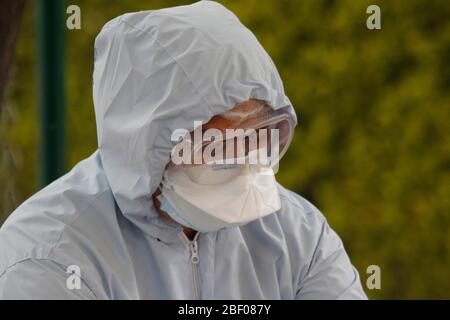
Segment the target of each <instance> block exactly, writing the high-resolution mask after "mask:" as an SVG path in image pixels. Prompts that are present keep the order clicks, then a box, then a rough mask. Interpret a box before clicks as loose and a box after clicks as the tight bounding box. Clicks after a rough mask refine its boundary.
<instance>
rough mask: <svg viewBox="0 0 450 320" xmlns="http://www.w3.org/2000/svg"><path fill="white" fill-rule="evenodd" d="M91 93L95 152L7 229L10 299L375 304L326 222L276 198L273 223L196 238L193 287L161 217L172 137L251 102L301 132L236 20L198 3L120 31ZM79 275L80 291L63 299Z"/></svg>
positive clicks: (5, 293) (100, 43) (103, 38)
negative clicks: (157, 202)
mask: <svg viewBox="0 0 450 320" xmlns="http://www.w3.org/2000/svg"><path fill="white" fill-rule="evenodd" d="M93 81H94V84H93V85H94V104H95V111H96V121H97V131H98V140H99V150H97V151H95V152H94V153H93V154H92V155H91V156H90V157H89V158H87V159H85V160H84V161H81V162H80V163H78V164H77V165H76V166H75V167H74V168H73V169H72V170H71V171H70V172H69V173H67V174H66V175H64V176H63V177H61V178H59V179H58V180H56V181H55V182H53V183H52V184H50V185H48V186H47V187H45V188H44V189H42V190H41V191H39V192H37V193H36V194H35V195H33V196H32V197H31V198H29V199H28V200H27V201H25V202H24V203H23V204H22V205H21V206H20V207H18V208H17V209H16V210H15V211H14V212H13V213H12V214H11V215H10V216H9V218H8V219H7V221H6V222H5V223H4V224H3V226H2V227H1V229H0V299H5V298H6V299H11V298H12V299H45V298H47V299H58V298H71V299H90V298H97V299H193V298H201V299H362V298H365V294H364V292H363V290H362V288H361V284H360V280H359V276H358V272H357V271H356V269H355V268H353V266H352V264H351V263H350V260H349V258H348V256H347V253H346V251H345V249H344V246H343V244H342V241H341V240H340V238H339V237H338V236H337V234H336V233H335V232H334V231H333V230H332V229H331V228H330V227H329V225H328V223H327V221H326V219H325V218H324V217H323V215H322V214H321V213H320V212H319V211H318V210H317V209H316V208H315V207H314V206H313V205H311V204H310V203H309V202H308V201H306V200H305V199H303V198H302V197H300V196H298V195H297V194H295V193H293V192H291V191H288V190H286V189H284V188H283V187H281V186H280V185H278V189H279V194H280V200H281V208H280V210H278V211H277V212H275V213H273V214H269V215H267V216H266V217H264V218H262V219H258V220H255V221H253V222H250V223H248V224H246V225H245V226H241V227H234V228H227V229H223V230H219V231H217V232H208V233H200V234H199V236H198V238H197V239H196V245H198V246H195V247H196V248H197V247H198V252H197V254H198V259H197V260H198V261H197V264H196V266H197V270H198V274H197V276H196V277H194V276H193V268H192V259H191V258H192V251H191V250H190V249H189V248H188V245H187V243H186V240H183V239H184V238H183V237H180V235H181V232H182V231H181V228H180V227H179V226H178V225H175V224H174V223H171V222H170V221H168V220H167V219H165V218H162V217H161V216H160V215H159V214H158V212H157V211H156V210H155V208H154V206H153V203H152V201H151V196H150V195H151V194H152V193H153V192H154V191H155V190H156V188H157V187H158V186H159V184H160V181H161V177H162V174H163V171H164V168H165V166H166V164H167V162H168V160H169V155H170V150H171V149H172V143H171V141H170V134H171V132H172V130H173V129H174V128H188V129H189V127H188V126H190V125H191V126H192V124H193V120H201V121H208V120H209V119H210V118H211V116H213V115H215V114H219V113H222V112H224V111H226V110H229V108H231V107H232V106H233V105H234V104H235V103H237V102H241V101H245V100H248V99H249V98H256V99H261V100H265V101H267V102H268V103H269V104H270V105H271V106H272V107H273V108H283V107H285V108H287V109H288V110H289V112H290V113H291V114H292V116H293V117H294V118H295V113H294V110H293V108H292V106H291V103H290V102H289V99H288V98H287V97H286V95H285V94H284V91H283V85H282V82H281V80H280V77H279V75H278V73H277V71H276V68H275V66H274V65H273V63H272V61H271V60H270V58H269V56H268V55H267V53H266V52H265V51H264V49H263V48H262V47H261V45H260V44H259V43H258V41H257V40H256V38H255V37H254V36H253V34H252V33H251V32H250V31H249V30H248V29H247V28H245V27H244V26H243V25H242V24H241V23H240V22H239V20H238V19H237V18H236V16H235V15H234V14H232V13H231V12H230V11H228V10H227V9H226V8H224V7H223V6H221V5H220V4H218V3H214V2H210V1H201V2H198V3H195V4H193V5H189V6H182V7H175V8H169V9H163V10H156V11H143V12H137V13H128V14H125V15H122V16H120V17H117V18H115V19H113V20H112V21H110V22H109V23H107V24H106V25H105V27H104V28H103V29H102V30H101V32H100V34H99V35H98V37H97V39H96V43H95V66H94V77H93ZM80 94H86V93H85V92H83V93H80ZM281 170H282V168H281ZM190 246H191V245H190ZM71 265H76V266H78V267H79V268H80V270H81V280H82V281H81V285H82V287H81V289H80V290H70V289H68V288H67V287H66V279H67V277H68V274H67V273H66V272H65V271H66V270H67V268H68V267H69V266H71ZM28 280H32V281H28Z"/></svg>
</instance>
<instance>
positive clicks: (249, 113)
mask: <svg viewBox="0 0 450 320" xmlns="http://www.w3.org/2000/svg"><path fill="white" fill-rule="evenodd" d="M268 108H270V107H269V106H268V105H266V104H265V103H264V101H261V100H256V99H250V100H248V101H244V102H241V103H238V104H236V105H235V106H234V107H233V108H232V109H231V110H229V111H226V112H224V113H222V114H219V115H216V116H214V117H212V118H211V120H209V121H208V122H207V123H205V124H203V130H207V129H211V128H214V129H218V130H225V129H231V128H239V127H240V126H239V125H240V124H242V123H243V121H245V119H246V118H249V117H256V116H257V115H258V114H260V113H261V114H262V113H264V112H266V111H267V109H268Z"/></svg>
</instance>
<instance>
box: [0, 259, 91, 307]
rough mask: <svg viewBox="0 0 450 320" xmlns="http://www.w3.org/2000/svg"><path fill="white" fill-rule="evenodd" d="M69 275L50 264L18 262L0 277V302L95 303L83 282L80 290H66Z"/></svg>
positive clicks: (44, 262)
mask: <svg viewBox="0 0 450 320" xmlns="http://www.w3.org/2000/svg"><path fill="white" fill-rule="evenodd" d="M70 275H71V274H69V273H66V268H65V267H64V266H62V265H60V264H58V263H56V262H54V261H52V260H45V259H44V260H41V259H39V260H35V259H28V260H24V261H21V262H18V263H16V264H15V265H13V266H11V267H10V268H8V269H7V270H6V271H5V272H4V273H3V274H1V275H0V300H81V299H96V297H95V295H94V293H93V292H92V291H91V289H89V287H88V286H87V285H86V283H85V282H84V281H83V280H82V279H80V286H79V289H78V288H76V287H75V288H73V289H69V287H71V286H68V285H67V279H68V277H69V276H70Z"/></svg>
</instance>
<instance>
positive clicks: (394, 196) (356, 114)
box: [0, 0, 450, 299]
mask: <svg viewBox="0 0 450 320" xmlns="http://www.w3.org/2000/svg"><path fill="white" fill-rule="evenodd" d="M221 2H222V3H223V4H225V5H226V6H227V7H228V8H230V9H231V10H232V11H234V12H235V13H236V14H237V16H238V17H239V18H240V19H241V20H242V21H243V23H244V24H246V25H247V26H248V27H249V28H250V29H251V30H252V31H253V32H254V33H255V34H256V36H257V37H258V39H259V40H260V42H261V43H262V45H263V46H264V47H265V48H266V50H267V51H268V52H269V54H270V55H271V56H272V59H273V60H274V62H275V64H276V65H277V67H278V69H279V72H280V74H281V77H282V79H283V81H284V84H285V89H286V92H287V95H288V96H289V97H290V99H291V101H292V102H293V104H294V106H295V107H296V110H297V114H298V116H299V126H298V128H297V131H296V136H295V138H294V141H293V143H292V146H291V148H290V150H289V152H288V154H287V155H286V157H285V158H284V159H283V161H282V164H281V166H280V172H279V174H278V179H279V181H280V182H281V183H282V184H284V185H285V186H287V187H288V188H290V189H292V190H294V191H295V192H297V193H299V194H301V195H303V196H304V197H306V198H307V199H309V200H310V201H312V202H313V203H314V204H315V205H316V206H317V207H318V208H319V209H320V210H321V211H322V212H324V214H325V216H326V217H327V218H328V220H329V222H330V224H331V226H332V227H333V228H334V229H335V230H336V231H337V232H338V234H339V235H340V236H341V237H342V239H343V241H344V244H345V246H346V248H347V250H348V252H349V255H350V257H351V259H352V262H353V263H354V264H355V266H356V267H357V269H358V270H359V272H360V275H361V278H362V281H363V284H364V285H365V281H366V279H367V276H368V275H367V274H366V268H367V266H369V265H371V264H376V265H379V266H380V267H381V272H382V288H381V290H371V291H370V290H367V289H366V292H367V293H368V295H369V297H371V298H375V299H377V298H401V299H403V298H450V294H449V292H450V201H449V199H450V183H449V182H450V177H449V172H450V171H449V168H450V140H449V139H450V136H449V132H450V130H449V129H450V128H449V123H450V115H449V110H450V2H449V1H445V0H429V1H424V0H422V1H420V0H408V1H407V0H392V1H377V2H375V1H372V0H360V1H354V0H339V1H333V0H321V1H318V0H297V1H295V0H290V1H286V0H272V1H268V0H265V1H257V0H247V1H239V2H238V1H231V0H228V1H221ZM186 3H189V1H167V0H159V1H143V0H126V1H125V0H122V1H114V2H112V1H106V0H96V1H87V0H73V1H71V2H70V4H77V5H79V6H80V7H81V13H82V17H81V19H82V29H81V30H78V31H68V32H67V121H68V125H67V127H68V134H67V136H68V156H67V157H68V159H69V163H68V167H69V168H71V167H72V166H74V165H75V164H76V163H77V162H78V161H80V160H81V159H83V158H85V157H87V156H89V155H90V154H91V153H92V152H93V151H94V150H95V149H96V145H97V142H96V133H95V119H94V111H93V103H92V95H91V85H92V81H91V79H92V78H91V74H92V68H93V43H94V38H95V36H96V34H97V33H98V32H99V30H100V28H101V27H102V25H103V24H104V23H105V22H106V21H108V20H109V19H111V18H113V17H115V16H117V15H120V14H122V13H124V12H130V11H138V10H147V9H157V8H162V7H168V6H174V5H180V4H186ZM68 4H69V3H68ZM370 4H378V5H379V6H380V7H381V19H382V29H381V30H373V31H371V30H368V29H367V28H366V19H367V17H368V14H366V8H367V6H368V5H370ZM34 10H35V8H34V3H33V1H30V2H29V4H28V8H27V11H26V14H25V20H24V23H23V25H22V30H21V35H20V39H19V44H18V48H17V58H16V66H15V75H14V77H13V81H12V84H11V86H10V88H9V93H8V101H7V105H8V108H6V111H5V112H4V113H3V116H2V121H1V122H0V125H1V127H0V133H1V137H0V139H1V142H2V166H1V169H0V170H1V172H0V178H1V180H2V182H1V184H2V186H1V189H2V191H1V192H2V197H1V198H0V208H2V213H3V217H2V219H4V218H6V216H7V215H8V214H9V213H10V212H11V211H12V210H13V208H14V207H15V206H17V205H18V204H19V203H20V202H22V201H23V200H25V199H26V198H27V197H29V196H30V195H31V194H33V193H34V192H36V191H37V183H36V176H37V174H36V168H37V164H36V161H37V156H36V154H37V126H38V122H37V105H36V101H37V91H36V88H37V86H36V75H35V73H36V50H35V22H34V19H33V18H34ZM2 219H0V220H2Z"/></svg>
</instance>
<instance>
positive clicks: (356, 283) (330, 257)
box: [296, 219, 367, 299]
mask: <svg viewBox="0 0 450 320" xmlns="http://www.w3.org/2000/svg"><path fill="white" fill-rule="evenodd" d="M300 282H301V283H300V284H299V287H298V290H297V295H296V298H297V299H367V296H366V294H365V293H364V290H363V289H362V286H361V282H360V278H359V274H358V271H357V270H356V269H355V267H353V265H352V264H351V262H350V259H349V257H348V255H347V253H346V251H345V249H344V246H343V244H342V241H341V239H340V238H339V236H338V235H337V234H336V233H335V232H334V231H333V230H332V229H331V228H330V226H329V225H328V223H327V221H326V219H323V223H322V229H321V232H320V236H319V239H318V241H317V245H316V248H315V250H314V253H313V256H312V260H311V263H310V265H309V269H308V271H307V273H306V275H305V276H304V277H303V279H302V280H301V281H300Z"/></svg>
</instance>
